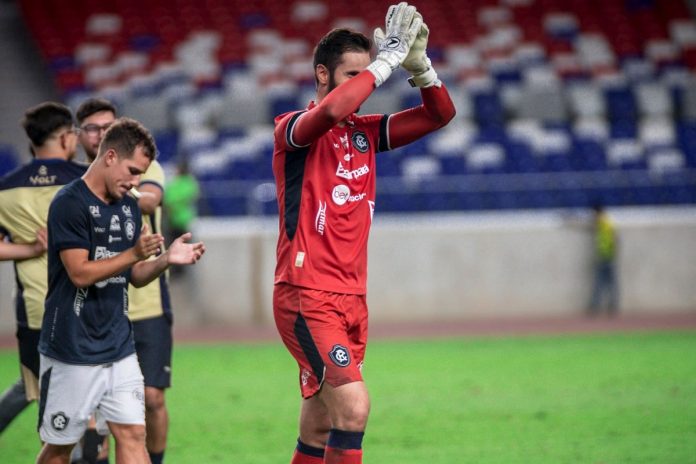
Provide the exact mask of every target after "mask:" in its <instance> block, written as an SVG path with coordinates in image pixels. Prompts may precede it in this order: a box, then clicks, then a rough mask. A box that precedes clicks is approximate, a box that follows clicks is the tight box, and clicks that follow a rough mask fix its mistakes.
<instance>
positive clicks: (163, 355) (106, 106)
mask: <svg viewBox="0 0 696 464" xmlns="http://www.w3.org/2000/svg"><path fill="white" fill-rule="evenodd" d="M76 116H77V121H78V123H79V124H80V128H81V133H80V143H81V145H82V147H83V149H84V150H85V154H86V155H87V159H88V160H89V161H90V162H92V161H94V159H95V158H96V156H97V151H98V149H99V144H100V143H101V140H102V138H103V136H104V133H105V131H106V130H107V129H108V128H109V127H110V126H111V125H112V124H113V123H114V121H115V120H116V116H117V111H116V106H115V105H114V104H113V103H111V102H110V101H108V100H105V99H103V98H89V99H87V100H85V101H84V102H82V104H81V105H80V106H79V108H78V109H77V112H76ZM164 183H165V179H164V171H163V169H162V166H161V165H160V164H159V162H158V161H157V160H156V159H154V160H152V162H151V163H150V166H149V167H148V169H147V171H146V172H145V173H144V174H143V175H142V176H140V181H139V183H138V185H137V188H134V189H133V190H132V191H131V195H133V196H134V197H135V198H136V199H137V201H138V207H139V208H140V211H141V213H142V215H143V223H144V224H147V226H148V229H149V230H150V231H151V232H152V233H153V234H161V233H162V198H163V195H164ZM184 233H186V231H185V230H183V231H181V233H180V234H178V235H176V236H175V237H173V238H171V240H168V242H169V243H171V241H173V240H175V239H176V238H177V237H179V236H181V235H183V234H184ZM162 252H164V247H163V249H162ZM151 259H155V256H153V257H152V258H151ZM177 268H178V266H177V267H175V268H174V269H177ZM128 295H129V300H130V301H129V311H128V317H129V318H130V320H131V321H132V322H133V333H134V335H135V349H136V352H137V353H138V362H139V363H140V367H141V369H142V372H143V376H144V378H145V419H146V420H145V424H146V427H147V450H148V453H149V454H150V459H151V461H152V462H153V464H158V463H160V462H163V459H164V452H165V450H166V446H167V434H168V430H169V414H168V411H167V406H166V402H165V390H166V389H167V388H169V387H170V386H171V364H172V363H171V359H172V345H173V339H172V322H173V318H172V309H171V300H170V297H169V282H168V279H167V273H162V274H161V275H160V276H159V277H158V279H156V280H154V281H153V282H151V283H150V284H148V285H146V286H145V287H142V288H135V287H133V286H132V285H131V286H130V287H129V289H128ZM105 444H108V440H105ZM90 445H91V444H90ZM106 448H107V447H106V446H103V449H102V450H101V451H100V453H99V456H100V458H101V459H106V458H107V457H108V449H106ZM86 451H87V454H88V455H89V456H92V455H93V454H94V451H93V447H92V446H89V447H88V448H86ZM97 462H98V463H102V462H106V461H102V460H99V461H97Z"/></svg>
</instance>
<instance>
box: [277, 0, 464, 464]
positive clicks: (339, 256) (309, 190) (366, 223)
mask: <svg viewBox="0 0 696 464" xmlns="http://www.w3.org/2000/svg"><path fill="white" fill-rule="evenodd" d="M385 26H386V30H385V32H383V31H382V30H381V29H377V30H376V31H375V42H376V45H377V56H376V59H375V60H374V61H372V62H370V48H371V43H370V40H369V39H368V38H367V37H365V36H364V35H363V34H361V33H358V32H354V31H351V30H348V29H334V30H332V31H331V32H329V33H328V34H327V35H325V36H324V37H323V38H322V39H321V40H320V42H319V44H318V45H317V47H316V48H315V51H314V74H315V80H316V84H317V93H316V101H315V102H312V103H310V104H309V106H308V108H307V109H306V110H300V111H293V112H289V113H286V114H282V115H279V116H278V117H276V119H275V135H274V155H273V173H274V176H275V180H276V187H277V195H278V207H279V237H278V246H277V265H276V271H275V287H274V292H273V312H274V317H275V321H276V326H277V328H278V332H279V334H280V336H281V338H282V340H283V342H284V343H285V345H286V347H287V349H288V351H289V352H290V353H291V355H292V356H293V357H294V358H295V360H296V361H297V364H298V367H299V380H300V390H301V393H302V398H303V399H302V404H301V411H300V424H299V429H300V430H299V438H298V440H297V446H296V449H295V452H294V455H293V457H292V461H291V462H292V464H320V463H328V464H359V463H361V462H362V441H363V435H364V431H365V427H366V424H367V418H368V414H369V410H370V399H369V395H368V392H367V388H366V386H365V383H364V381H363V377H362V374H361V370H362V365H363V359H364V356H365V348H366V344H367V324H368V321H367V319H368V311H367V301H366V279H367V239H368V234H369V229H370V224H371V222H372V215H373V213H374V210H375V207H376V206H375V195H376V186H375V155H376V153H377V152H380V151H387V150H390V149H393V148H396V147H400V146H403V145H406V144H408V143H411V142H413V141H415V140H417V139H419V138H421V137H423V136H424V135H426V134H428V133H430V132H433V131H435V130H437V129H439V128H441V127H443V126H445V125H446V124H447V123H448V122H449V121H450V120H451V119H452V118H453V117H454V114H455V108H454V105H453V104H452V100H451V99H450V96H449V93H448V92H447V89H446V88H445V86H444V85H443V84H442V82H441V81H440V80H439V79H438V78H437V74H436V73H435V71H434V70H433V68H432V66H431V65H430V60H429V59H428V58H427V55H426V45H427V39H428V32H429V31H428V28H427V26H425V24H424V23H423V21H422V17H421V15H420V14H419V13H417V12H416V9H415V8H414V7H412V6H408V5H407V4H406V3H405V2H402V3H400V4H399V5H393V6H391V7H389V10H388V12H387V16H386V24H385ZM400 66H401V67H403V68H404V69H405V70H406V71H408V72H409V73H410V74H411V78H410V79H409V81H410V83H411V84H412V86H414V87H419V88H420V92H421V96H422V100H423V104H422V105H420V106H418V107H414V108H410V109H407V110H405V111H401V112H399V113H395V114H391V115H382V114H379V115H368V116H359V115H357V114H356V112H357V111H358V109H359V107H360V105H361V104H362V103H363V102H364V101H365V100H367V98H368V97H369V96H370V95H371V94H372V92H374V90H375V89H376V88H377V87H379V86H380V85H381V84H382V83H383V82H384V81H385V80H386V79H388V78H389V76H390V75H391V74H392V72H393V71H394V70H396V69H397V68H398V67H400Z"/></svg>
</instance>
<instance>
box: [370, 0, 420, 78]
mask: <svg viewBox="0 0 696 464" xmlns="http://www.w3.org/2000/svg"><path fill="white" fill-rule="evenodd" d="M416 13H417V12H416V7H414V6H410V5H409V4H408V3H406V2H401V3H399V4H398V5H392V6H390V7H389V10H387V16H386V18H385V25H384V26H385V27H384V31H382V29H380V28H377V29H375V32H374V38H375V45H376V46H377V56H376V57H375V61H373V62H372V63H371V64H370V65H369V66H368V67H367V68H368V69H369V70H370V72H372V74H374V75H375V85H376V86H380V85H381V84H382V83H383V82H384V81H385V80H387V79H388V78H389V76H390V75H391V73H392V71H394V70H395V69H396V68H398V67H399V65H401V63H402V62H403V61H404V59H406V56H407V55H408V52H409V50H410V48H411V45H413V42H414V41H415V40H416V36H417V35H418V31H419V30H420V28H421V24H422V23H423V18H422V17H421V15H419V14H416Z"/></svg>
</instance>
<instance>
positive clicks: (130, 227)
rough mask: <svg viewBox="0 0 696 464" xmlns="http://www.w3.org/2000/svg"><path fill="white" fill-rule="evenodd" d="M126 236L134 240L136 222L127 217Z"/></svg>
mask: <svg viewBox="0 0 696 464" xmlns="http://www.w3.org/2000/svg"><path fill="white" fill-rule="evenodd" d="M126 237H127V238H128V240H133V237H135V222H133V220H132V219H131V218H128V219H126Z"/></svg>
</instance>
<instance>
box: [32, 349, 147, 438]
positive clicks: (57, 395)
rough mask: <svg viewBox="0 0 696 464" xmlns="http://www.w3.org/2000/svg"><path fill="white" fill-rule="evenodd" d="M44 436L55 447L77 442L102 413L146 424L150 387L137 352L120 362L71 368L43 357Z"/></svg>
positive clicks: (100, 424) (100, 423)
mask: <svg viewBox="0 0 696 464" xmlns="http://www.w3.org/2000/svg"><path fill="white" fill-rule="evenodd" d="M39 384H40V386H41V387H40V388H41V399H40V404H39V435H40V436H41V440H43V441H44V442H46V443H50V444H52V445H71V444H73V443H77V442H78V441H79V440H80V438H81V437H82V435H84V433H85V430H86V429H87V424H88V422H89V418H90V416H91V415H92V414H95V415H96V419H97V431H98V432H99V433H100V434H106V432H107V430H104V428H105V427H104V426H105V422H113V423H116V424H137V425H144V424H145V387H144V384H143V375H142V373H141V372H140V366H139V365H138V358H137V356H136V355H135V354H132V355H130V356H128V357H127V358H124V359H121V360H120V361H116V362H114V363H109V364H97V365H76V364H65V363H62V362H60V361H57V360H55V359H53V358H49V357H46V356H44V355H41V378H40V380H39Z"/></svg>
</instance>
